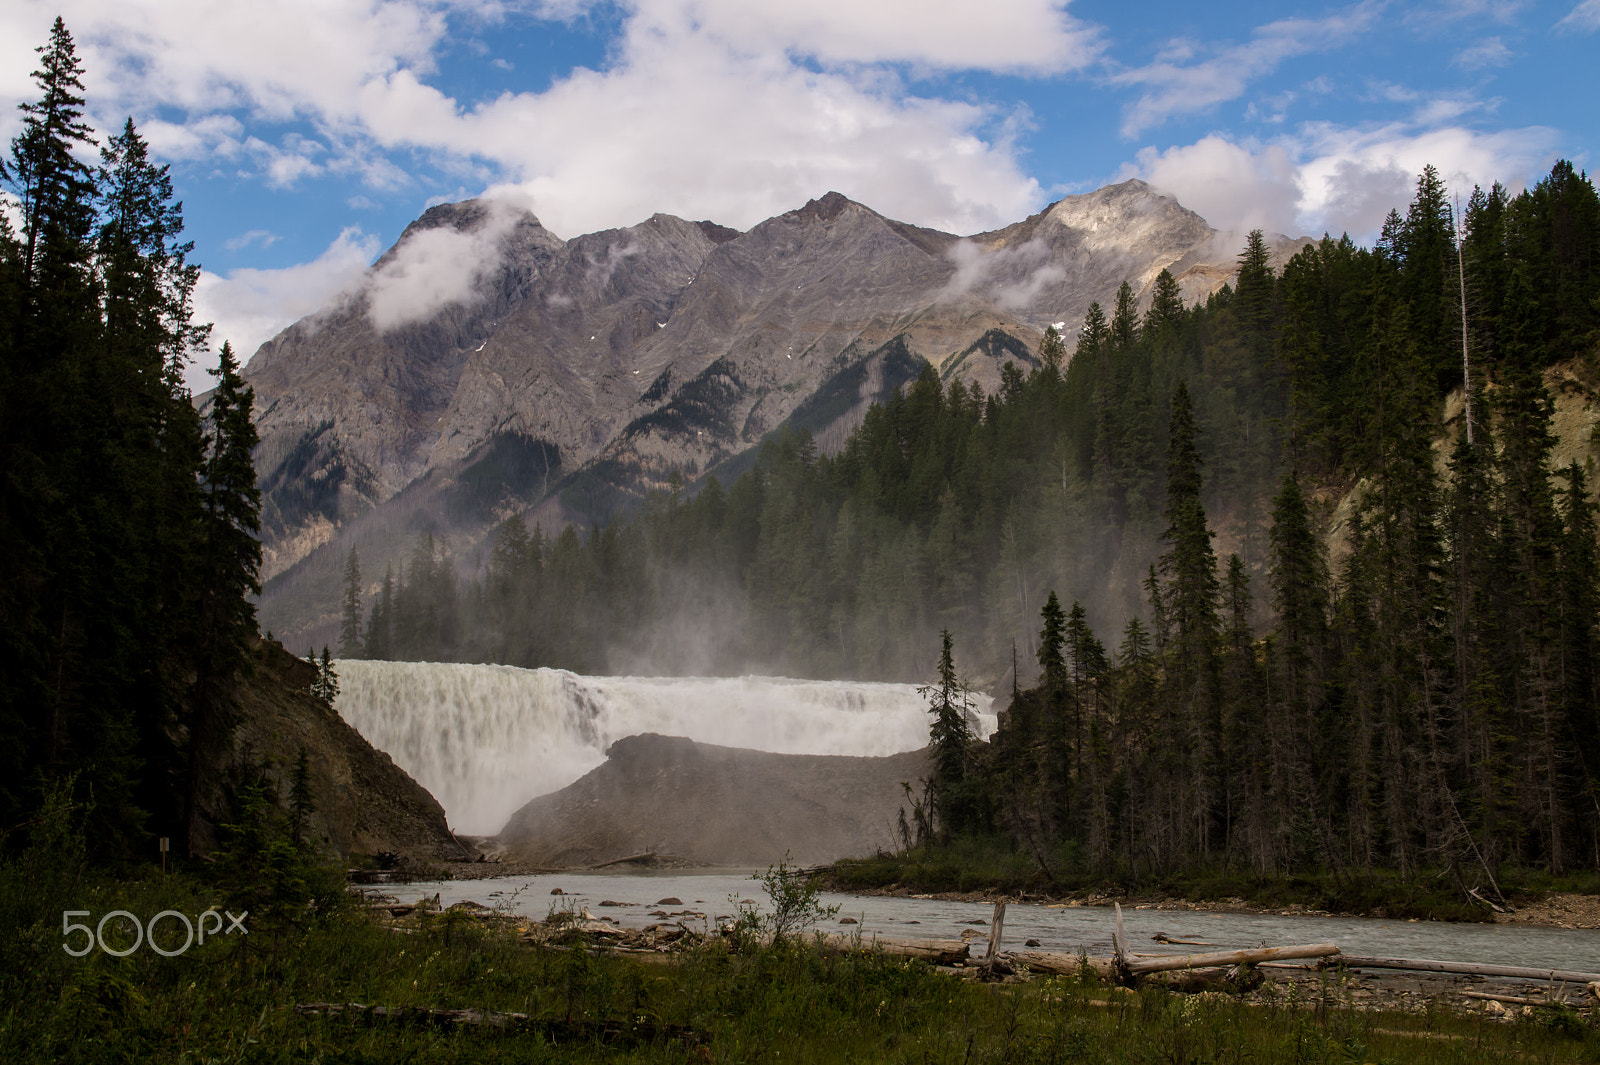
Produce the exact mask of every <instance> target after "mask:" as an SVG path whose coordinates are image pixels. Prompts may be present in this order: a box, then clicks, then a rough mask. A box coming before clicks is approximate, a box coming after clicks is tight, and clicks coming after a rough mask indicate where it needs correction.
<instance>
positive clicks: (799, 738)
mask: <svg viewBox="0 0 1600 1065" xmlns="http://www.w3.org/2000/svg"><path fill="white" fill-rule="evenodd" d="M337 672H338V675H339V697H338V701H337V702H336V704H335V707H336V709H337V710H338V711H339V714H340V715H341V716H342V717H343V718H344V719H345V720H346V721H348V722H349V723H350V724H351V725H352V726H354V727H355V729H356V731H358V732H360V733H361V735H362V736H364V737H366V739H367V742H368V743H371V744H372V745H373V746H374V747H376V748H378V749H379V750H380V751H383V752H385V753H386V754H388V755H389V757H390V758H393V759H394V761H395V764H396V765H398V766H399V767H400V768H402V769H404V770H405V771H406V772H407V773H410V774H411V776H412V777H413V778H414V779H415V780H416V781H417V783H419V784H421V785H422V786H423V787H425V788H427V789H428V790H429V791H430V792H432V793H433V796H434V798H436V799H438V800H439V803H440V805H442V806H443V807H444V808H445V813H446V814H447V815H448V816H449V818H450V824H451V826H452V827H454V828H455V829H456V830H457V831H460V832H468V833H473V834H477V835H489V834H492V833H495V832H498V831H500V829H501V827H502V826H504V825H505V823H506V821H507V819H509V818H510V816H511V815H512V814H513V813H515V812H516V811H517V809H518V808H519V807H521V806H522V804H523V803H526V802H527V801H528V800H529V799H532V798H535V797H536V796H539V795H544V794H548V793H549V792H552V791H557V790H559V789H561V788H564V787H566V786H567V785H568V784H571V783H572V782H573V781H575V780H577V779H578V778H579V777H581V776H583V775H584V774H585V773H587V772H589V770H591V769H593V768H595V767H596V766H598V765H599V764H600V763H601V762H603V761H605V750H606V748H607V747H609V746H610V745H611V744H612V743H613V742H615V741H617V740H619V739H621V738H623V737H624V736H633V735H637V734H639V733H642V732H656V733H660V734H661V735H664V736H687V737H689V738H690V739H693V740H698V741H700V742H702V743H715V744H720V745H722V746H724V747H747V748H751V749H753V750H758V751H773V752H776V753H780V754H849V755H869V756H882V755H889V754H898V753H900V752H901V751H914V750H917V749H918V748H920V747H924V746H926V745H927V742H928V725H929V719H928V702H927V700H926V699H925V698H924V697H923V696H921V695H918V694H917V688H916V685H912V684H872V683H865V682H859V681H830V680H790V679H786V678H783V677H585V676H580V675H579V674H576V673H568V672H567V671H566V670H561V669H519V668H517V667H515V666H486V665H456V664H446V663H437V662H366V661H353V660H352V661H340V662H339V663H338V664H337ZM992 701H993V700H992V699H991V697H990V696H988V695H984V694H982V693H978V692H974V693H973V696H972V702H973V707H974V712H973V713H972V715H970V718H969V720H970V722H971V724H972V726H973V731H974V732H975V733H976V734H977V735H978V736H979V737H980V738H981V739H988V738H989V736H990V735H991V734H992V733H993V732H994V729H995V717H994V715H993V714H992V713H991V712H990V711H991V703H992Z"/></svg>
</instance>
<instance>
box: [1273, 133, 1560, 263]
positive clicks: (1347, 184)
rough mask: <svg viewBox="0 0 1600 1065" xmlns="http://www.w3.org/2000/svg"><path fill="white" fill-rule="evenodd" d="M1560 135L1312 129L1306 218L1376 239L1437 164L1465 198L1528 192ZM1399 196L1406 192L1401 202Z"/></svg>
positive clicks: (1304, 169) (1304, 182)
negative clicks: (1480, 191) (1481, 192)
mask: <svg viewBox="0 0 1600 1065" xmlns="http://www.w3.org/2000/svg"><path fill="white" fill-rule="evenodd" d="M1558 143H1559V134H1558V133H1557V132H1556V131H1555V130H1553V129H1549V128H1547V127H1544V126H1529V127H1526V128H1523V129H1508V130H1500V131H1497V132H1494V133H1482V132H1479V131H1477V130H1471V129H1465V128H1462V127H1455V126H1452V127H1448V128H1445V129H1435V130H1428V131H1426V132H1421V133H1415V132H1411V131H1409V130H1407V129H1402V128H1398V127H1394V126H1386V127H1381V128H1378V129H1374V130H1351V129H1346V128H1342V127H1336V126H1311V127H1307V129H1306V131H1305V140H1304V143H1303V146H1302V148H1301V152H1302V155H1303V158H1304V160H1305V161H1304V162H1303V163H1302V165H1301V168H1300V187H1301V202H1300V217H1301V219H1302V221H1303V222H1305V223H1306V224H1307V226H1308V227H1309V228H1312V229H1313V231H1316V232H1320V231H1321V230H1322V229H1327V230H1329V231H1331V232H1334V233H1338V232H1341V231H1343V230H1348V231H1349V232H1350V233H1351V234H1352V235H1353V236H1358V237H1370V236H1372V235H1374V234H1375V233H1376V232H1377V230H1378V229H1379V228H1380V227H1381V226H1382V224H1383V217H1384V215H1386V214H1387V213H1388V211H1389V209H1390V208H1392V207H1398V208H1400V209H1401V213H1404V208H1405V205H1406V203H1408V202H1409V201H1410V199H1411V195H1412V193H1413V191H1414V186H1415V184H1416V178H1417V175H1418V174H1419V173H1421V172H1422V168H1423V167H1424V166H1426V165H1428V164H1430V163H1431V164H1432V165H1433V166H1434V167H1436V168H1437V169H1438V171H1439V175H1440V177H1442V178H1443V179H1444V181H1445V183H1446V184H1447V185H1448V186H1449V187H1450V189H1451V190H1452V191H1453V192H1457V193H1460V195H1461V197H1462V199H1463V200H1465V199H1466V196H1467V194H1468V193H1469V192H1471V191H1472V187H1473V185H1482V186H1483V187H1485V188H1488V187H1489V185H1491V184H1493V183H1494V182H1496V181H1499V182H1501V183H1503V184H1504V185H1506V186H1507V187H1509V188H1512V189H1517V188H1520V187H1522V186H1523V185H1524V184H1525V183H1526V182H1527V181H1529V180H1530V179H1533V178H1536V177H1537V176H1538V173H1539V172H1540V171H1541V170H1543V169H1545V168H1547V167H1548V166H1549V165H1550V163H1551V162H1552V160H1553V158H1554V153H1555V148H1556V145H1557V144H1558ZM1396 191H1398V192H1399V195H1398V198H1395V193H1396Z"/></svg>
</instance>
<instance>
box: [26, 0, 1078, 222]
mask: <svg viewBox="0 0 1600 1065" xmlns="http://www.w3.org/2000/svg"><path fill="white" fill-rule="evenodd" d="M598 2H599V0H573V2H570V3H546V4H545V5H544V7H543V11H544V12H545V13H546V14H547V15H548V14H557V15H560V14H565V15H568V16H577V15H580V14H582V13H583V12H585V11H586V10H587V9H588V8H589V7H591V6H593V5H594V4H595V3H598ZM57 6H58V5H56V4H54V3H52V4H48V5H47V4H46V3H45V2H44V0H13V2H12V3H11V4H7V5H3V6H0V41H8V42H14V41H16V40H24V41H37V40H43V38H44V36H45V35H46V33H47V31H48V27H49V23H50V19H51V18H52V17H53V15H54V13H55V11H56V8H57ZM59 7H60V9H61V12H62V14H63V16H64V17H65V19H66V21H67V23H68V26H69V28H70V29H73V31H74V32H75V34H76V35H77V39H78V42H79V52H80V56H81V57H82V59H83V61H84V63H85V66H86V69H87V71H88V78H89V85H88V91H89V96H90V98H91V99H92V100H95V101H97V104H96V106H97V109H98V112H97V113H103V114H107V115H111V114H115V115H116V116H118V121H120V116H121V115H122V114H124V113H132V114H134V115H135V118H136V120H138V121H141V125H142V127H147V128H149V129H150V131H151V134H152V138H151V139H152V142H153V143H155V144H156V145H157V150H158V151H159V152H161V153H163V157H165V158H174V159H180V158H181V159H192V160H202V159H218V160H231V161H234V163H235V165H236V166H237V164H238V163H240V162H244V161H246V160H248V164H247V165H246V167H245V168H244V169H245V170H246V171H247V172H248V176H255V177H257V178H259V179H261V180H263V181H264V182H265V183H268V184H270V185H275V186H288V185H292V184H294V183H296V182H298V181H303V180H305V179H306V178H308V177H311V176H315V175H318V174H321V173H331V174H355V175H357V176H359V178H360V179H361V180H362V181H364V182H366V183H367V184H368V185H369V186H371V187H374V188H393V187H396V186H399V185H402V184H405V183H407V181H408V180H409V177H408V175H407V174H406V173H405V172H404V171H402V170H401V169H400V168H399V167H398V166H396V164H395V162H394V161H393V159H392V158H391V156H393V155H394V153H396V152H400V151H407V150H413V151H416V152H417V153H419V154H420V156H421V157H423V158H426V159H429V160H431V162H433V163H434V164H435V165H442V166H444V167H446V168H447V169H450V170H455V171H457V172H458V173H459V175H460V178H461V179H462V180H463V183H464V184H468V185H471V186H472V188H474V189H482V188H484V187H485V186H486V185H490V184H493V183H496V182H500V183H505V184H516V185H520V186H521V187H522V188H524V189H526V190H527V191H529V192H531V193H532V194H534V195H535V196H536V197H537V201H538V208H537V209H538V212H539V214H540V216H541V219H542V220H544V221H545V222H546V224H547V225H549V226H550V227H551V228H552V229H553V230H555V231H556V232H563V233H566V234H568V235H571V234H574V233H577V232H583V231H589V230H592V229H596V228H602V227H607V226H617V225H629V224H633V223H636V222H638V221H639V220H641V219H643V218H645V217H648V216H649V215H650V214H652V213H654V212H655V211H657V210H668V211H672V212H675V213H678V214H683V215H687V216H691V217H697V218H704V217H715V218H718V219H720V220H723V221H726V222H728V223H729V224H733V225H739V226H747V225H750V224H753V223H754V222H756V221H759V220H760V219H762V218H765V217H768V216H770V215H771V214H773V213H775V212H777V211H782V210H787V209H789V208H792V207H794V206H797V205H799V204H801V203H804V202H805V201H806V200H807V199H809V198H811V197H812V196H815V195H817V194H818V192H819V191H821V190H825V189H829V188H836V189H838V190H839V191H841V192H844V193H846V194H847V195H850V196H852V197H854V198H857V199H860V200H863V201H865V202H868V203H871V204H872V205H873V206H874V207H875V208H877V209H880V210H883V211H885V212H887V213H889V214H892V215H895V216H897V217H900V218H904V219H906V220H907V221H913V222H918V223H921V224H926V225H935V226H942V227H947V228H953V229H957V230H960V231H973V230H977V229H982V228H986V227H989V226H992V225H995V224H998V223H1002V222H1007V221H1011V220H1014V219H1015V218H1017V217H1020V216H1021V215H1023V214H1026V213H1027V212H1028V211H1030V210H1033V209H1035V208H1037V207H1038V206H1039V205H1040V203H1041V202H1042V201H1043V199H1044V196H1043V192H1042V190H1041V189H1040V188H1039V186H1038V184H1037V183H1036V182H1035V181H1033V180H1032V179H1031V178H1029V177H1028V176H1027V175H1025V174H1024V173H1023V171H1022V168H1021V166H1020V164H1019V161H1018V158H1017V153H1016V150H1015V149H1014V147H1013V144H1012V140H1011V138H1012V135H1013V134H1014V132H1015V119H1016V117H1017V116H1015V115H1007V114H1004V113H1000V112H996V111H994V110H993V109H990V108H987V107H985V106H981V105H977V104H973V103H969V102H961V101H952V100H943V99H926V98H921V97H918V96H916V95H913V94H912V92H911V91H910V90H909V89H908V87H907V85H906V84H905V83H904V82H903V81H902V80H901V78H900V77H899V76H898V75H896V74H895V73H893V72H892V71H893V69H894V68H892V67H885V66H882V65H881V64H884V63H891V64H892V63H901V64H905V69H908V70H910V71H912V72H916V71H920V70H924V69H939V70H948V69H997V70H1005V71H1021V72H1027V73H1049V72H1057V71H1065V70H1073V69H1080V68H1082V67H1083V66H1084V65H1085V64H1087V63H1090V62H1093V61H1095V60H1096V59H1097V57H1098V56H1099V55H1100V54H1101V50H1102V45H1101V43H1100V40H1099V36H1098V33H1097V31H1096V30H1095V29H1093V28H1092V27H1089V26H1087V25H1085V24H1084V23H1082V22H1080V21H1079V20H1076V19H1074V18H1073V17H1072V16H1071V15H1069V14H1068V12H1067V10H1066V5H1065V3H1063V2H1062V0H996V2H994V3H991V4H988V5H985V6H983V7H982V8H978V7H975V6H973V5H970V4H967V3H963V2H957V0H920V2H919V0H886V2H884V3H875V4H860V3H857V2H855V0H848V2H847V0H778V2H775V3H772V4H762V5H760V6H759V8H757V7H754V6H752V5H749V4H746V3H744V2H742V0H625V2H624V4H623V11H624V15H625V22H624V24H623V28H622V33H621V36H620V37H619V38H618V39H617V40H616V41H614V42H613V47H612V51H611V53H610V56H609V59H608V62H607V65H606V66H605V67H604V69H602V70H598V71H597V70H588V69H583V68H579V69H577V70H574V71H572V72H571V73H570V74H569V75H568V76H566V77H564V78H562V79H560V80H558V81H557V82H556V83H555V84H554V85H553V86H551V87H550V88H549V89H547V90H545V91H542V92H521V93H507V94H505V95H502V96H500V97H499V98H498V99H492V100H485V101H465V102H463V101H458V100H455V99H452V98H451V97H449V96H448V95H446V94H445V93H443V92H440V91H439V89H437V88H436V87H434V86H433V85H431V84H429V83H428V81H427V80H425V79H427V78H428V77H430V76H431V74H432V72H433V68H434V56H435V53H436V51H437V50H438V49H439V48H440V47H441V46H442V44H443V42H444V40H445V34H446V31H447V21H446V19H447V16H461V17H471V18H477V19H480V20H488V21H492V20H493V19H494V18H495V17H497V12H498V8H495V9H491V10H489V11H488V12H487V13H484V11H483V10H482V9H480V8H478V7H476V6H475V5H474V4H472V3H470V2H469V0H259V2H257V3H253V4H249V5H246V4H218V3H215V2H212V0H116V2H115V3H113V2H111V0H61V2H60V4H59ZM21 62H22V64H23V69H27V60H26V59H23V60H21ZM872 64H879V65H878V66H873V65H872ZM13 80H16V79H15V78H13ZM0 84H4V83H0ZM27 94H28V90H27V84H26V76H25V75H23V76H22V80H21V81H20V82H18V84H17V85H14V86H11V95H12V98H13V99H21V98H24V97H25V96H26V95H27ZM7 103H8V101H7V100H5V99H0V111H4V110H7V108H6V106H5V105H6V104H7ZM174 114H176V115H178V116H181V117H179V118H177V119H176V120H173V118H172V117H171V116H173V115H174ZM147 115H159V116H161V117H160V118H159V119H156V120H154V121H151V120H149V119H144V118H141V116H147ZM273 122H296V123H308V124H309V125H310V126H311V130H312V132H313V133H314V136H313V137H310V138H306V139H305V140H304V141H300V142H291V141H289V140H286V139H280V138H279V137H277V136H276V135H274V134H271V133H268V132H266V131H265V129H263V128H261V127H262V125H263V124H265V123H273ZM247 125H248V127H249V128H248V129H247ZM602 131H603V132H602Z"/></svg>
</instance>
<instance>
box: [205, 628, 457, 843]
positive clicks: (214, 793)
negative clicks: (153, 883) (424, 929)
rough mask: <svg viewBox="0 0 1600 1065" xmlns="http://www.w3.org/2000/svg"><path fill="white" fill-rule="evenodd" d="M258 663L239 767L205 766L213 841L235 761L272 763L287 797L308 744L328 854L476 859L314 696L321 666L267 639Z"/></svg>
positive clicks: (241, 717) (399, 774) (241, 732)
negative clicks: (312, 687)
mask: <svg viewBox="0 0 1600 1065" xmlns="http://www.w3.org/2000/svg"><path fill="white" fill-rule="evenodd" d="M253 665H254V668H253V669H252V670H251V672H250V675H249V676H247V677H245V678H243V679H242V680H241V682H240V685H239V688H238V692H237V709H238V726H237V728H236V729H235V732H234V737H233V748H232V750H231V751H230V752H229V755H228V758H229V763H228V764H218V765H214V766H209V767H207V768H206V770H204V779H205V780H207V781H208V782H209V787H208V788H207V789H206V792H207V795H206V799H205V801H204V803H203V805H202V813H201V820H202V823H203V826H204V827H203V833H202V838H203V840H205V841H207V842H209V841H211V840H214V833H215V826H216V825H218V824H220V823H221V822H222V821H223V820H224V819H225V817H226V811H227V799H226V794H227V782H228V778H229V776H230V774H231V773H232V772H233V769H234V766H235V765H238V764H240V763H244V762H250V763H264V764H266V765H267V766H268V768H269V772H270V773H271V775H273V776H274V777H275V778H276V779H277V781H278V789H279V791H280V793H281V794H283V795H287V794H288V793H289V790H290V787H291V781H292V774H293V770H294V766H295V762H296V760H297V759H298V758H299V755H300V751H301V750H302V749H303V750H304V751H305V752H306V756H307V765H308V768H309V775H308V779H309V783H310V787H311V795H312V801H313V805H314V807H315V809H314V811H313V813H312V815H311V818H310V828H309V831H310V834H311V836H312V838H313V840H314V841H316V842H318V843H319V844H320V845H321V846H322V847H323V848H324V849H325V850H327V851H330V852H333V853H335V854H337V855H338V856H339V857H340V858H348V857H349V856H350V855H352V854H360V855H377V854H382V853H385V852H388V853H391V854H399V855H404V856H406V857H410V858H416V859H428V860H458V859H461V858H470V857H472V855H471V854H470V853H469V852H468V851H467V850H466V848H464V847H463V846H462V845H461V844H460V843H458V842H457V841H456V839H455V837H454V836H453V835H452V834H451V832H450V828H449V825H447V824H446V822H445V813H444V809H443V808H442V807H441V806H440V805H439V803H438V802H437V801H436V800H435V799H434V797H433V796H432V795H430V794H428V792H427V791H426V790H425V789H424V788H423V787H422V786H421V785H420V784H418V783H417V782H416V781H414V780H412V779H411V777H410V776H409V775H408V774H407V773H406V772H405V770H403V769H401V768H399V767H398V766H396V765H395V764H394V762H393V761H392V760H391V759H390V758H389V756H388V755H387V754H384V753H383V752H382V751H380V750H377V749H376V748H374V747H373V746H372V745H371V744H370V743H368V742H367V741H366V740H364V739H362V737H361V734H360V733H359V732H357V731H356V730H355V729H353V728H351V727H350V726H349V725H347V724H345V722H344V721H343V720H342V719H341V718H340V717H339V715H338V714H336V713H334V712H333V710H332V709H330V708H329V707H328V705H327V704H326V703H324V702H322V701H321V700H319V699H317V698H314V697H313V696H312V695H311V693H310V691H309V688H310V684H311V681H312V679H313V677H314V675H315V671H314V670H313V669H312V667H311V666H310V665H309V664H308V663H306V662H304V661H302V660H300V659H298V658H296V657H294V656H293V655H291V654H289V653H288V652H287V651H285V650H284V649H283V647H282V646H281V645H280V644H278V643H276V642H273V641H268V640H263V641H261V642H260V643H259V644H257V646H256V649H255V655H254V660H253Z"/></svg>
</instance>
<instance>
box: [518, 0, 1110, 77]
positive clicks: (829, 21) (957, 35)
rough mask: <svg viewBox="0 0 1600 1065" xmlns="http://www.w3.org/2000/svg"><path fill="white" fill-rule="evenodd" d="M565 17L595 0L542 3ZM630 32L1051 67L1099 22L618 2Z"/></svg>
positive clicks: (1054, 3)
mask: <svg viewBox="0 0 1600 1065" xmlns="http://www.w3.org/2000/svg"><path fill="white" fill-rule="evenodd" d="M541 6H542V8H543V9H544V11H545V12H546V13H547V14H549V15H550V16H551V17H555V18H572V17H574V16H576V15H577V14H579V13H582V12H585V11H588V10H591V9H593V8H594V7H597V6H599V3H598V2H597V0H546V2H545V3H544V4H543V5H541ZM622 6H623V7H625V8H626V9H628V10H629V11H630V12H631V13H632V15H633V29H634V31H635V32H636V33H638V34H659V35H662V36H665V37H678V36H681V35H682V34H683V33H684V32H686V31H689V30H691V28H692V30H693V32H695V33H698V34H702V35H705V36H709V37H712V38H714V39H716V40H717V41H719V42H720V43H722V44H724V45H725V46H731V47H733V48H735V49H736V50H738V51H740V52H743V53H746V54H755V53H767V54H771V53H783V52H789V53H793V54H796V55H803V56H808V57H811V58H815V59H817V60H820V61H821V62H823V63H827V64H852V63H883V62H905V63H910V64H913V65H915V66H923V67H932V68H938V69H946V70H996V71H1011V72H1022V73H1055V72H1059V71H1065V70H1077V69H1081V68H1083V67H1085V66H1087V65H1088V64H1090V63H1091V62H1093V61H1094V60H1096V59H1097V58H1099V55H1100V52H1101V50H1102V47H1103V45H1102V42H1101V40H1100V34H1099V31H1098V29H1096V28H1095V27H1093V26H1090V25H1087V24H1085V23H1083V22H1081V21H1079V20H1078V19H1075V18H1073V17H1072V16H1071V15H1069V14H1068V13H1067V3H1066V2H1065V0H989V2H987V3H984V4H973V3H970V2H969V0H873V2H872V3H861V2H860V0H763V2H762V3H759V4H753V3H750V2H749V0H624V2H623V4H622Z"/></svg>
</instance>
